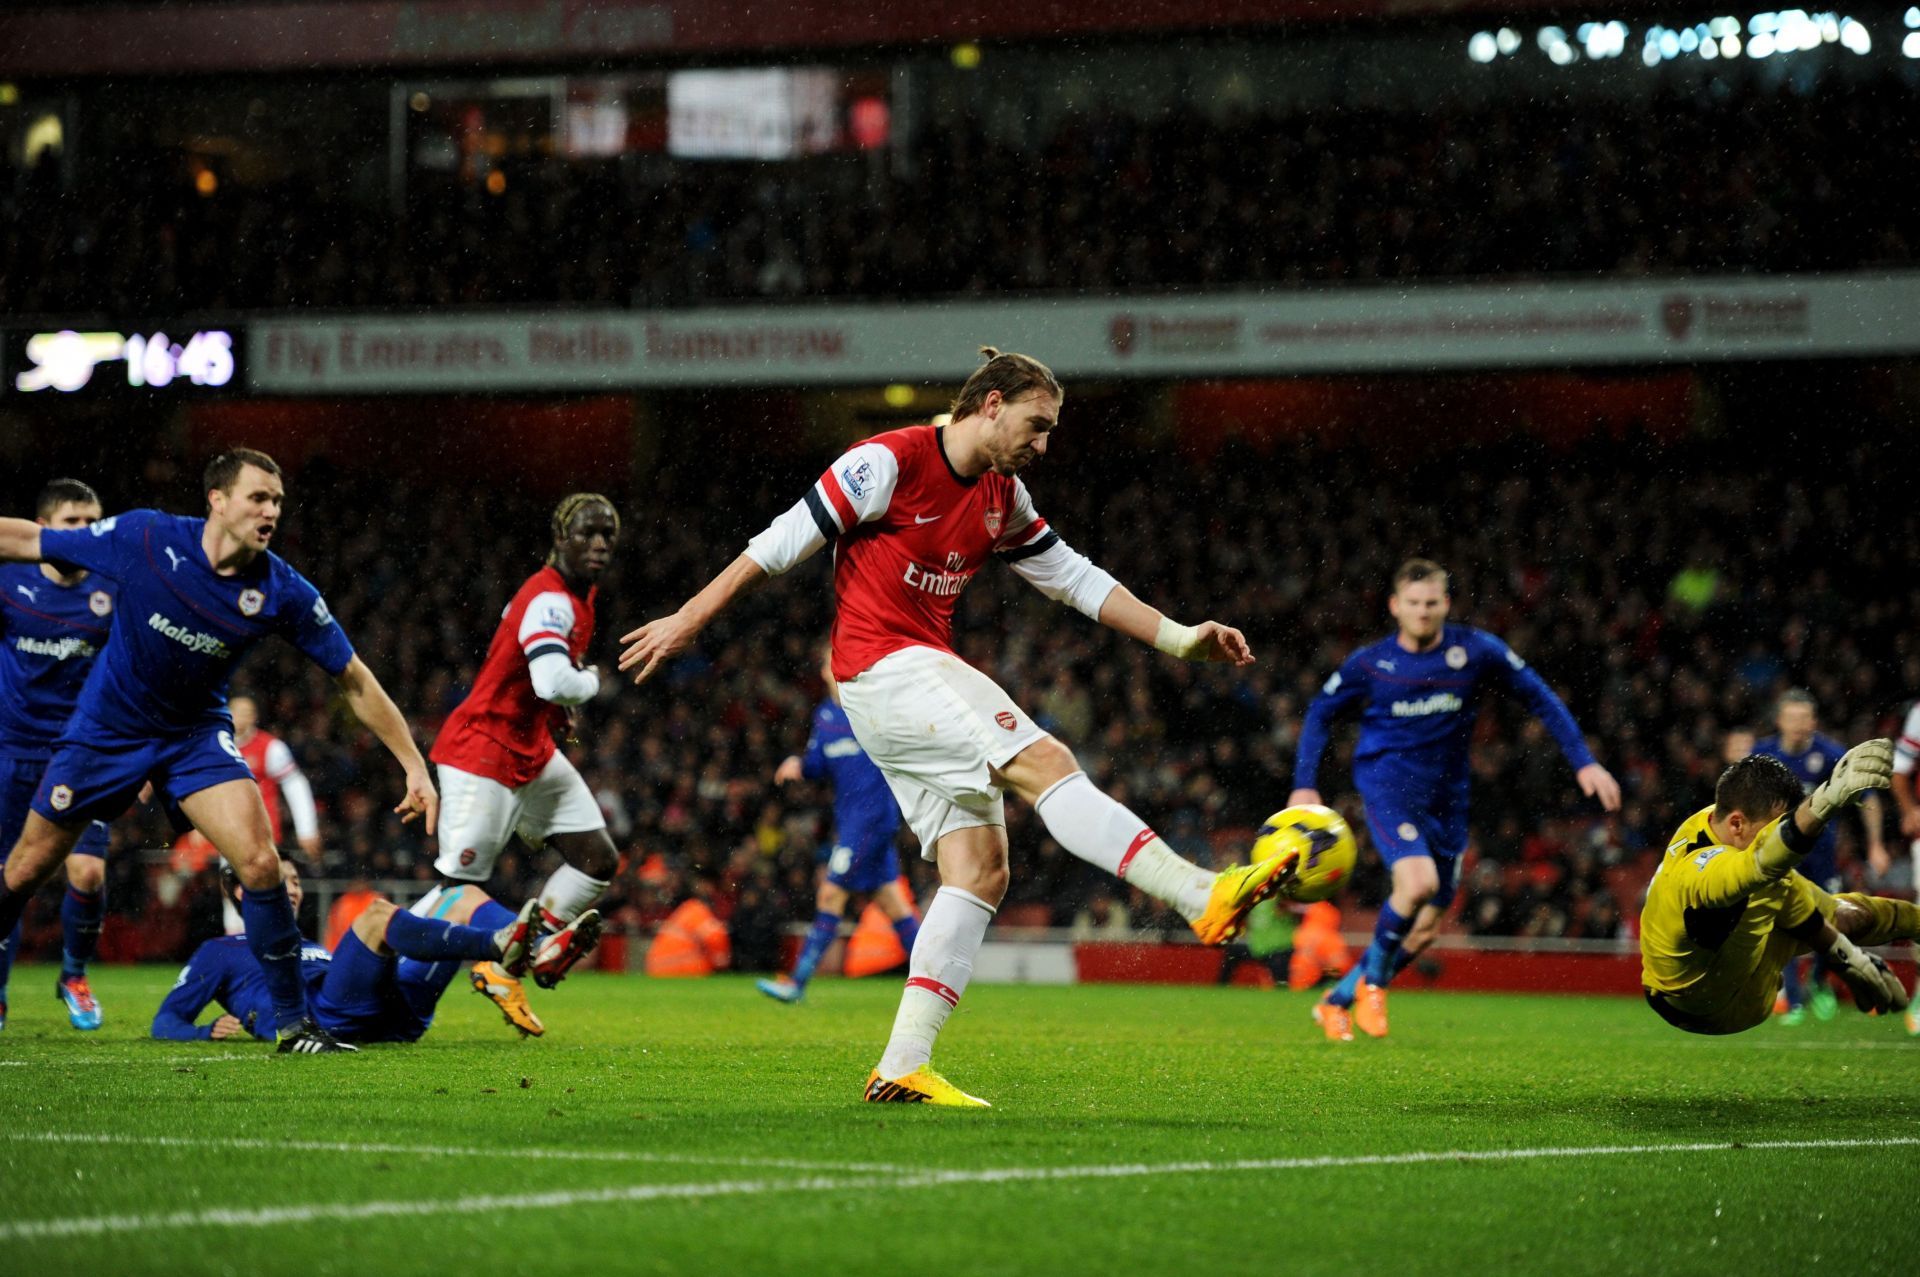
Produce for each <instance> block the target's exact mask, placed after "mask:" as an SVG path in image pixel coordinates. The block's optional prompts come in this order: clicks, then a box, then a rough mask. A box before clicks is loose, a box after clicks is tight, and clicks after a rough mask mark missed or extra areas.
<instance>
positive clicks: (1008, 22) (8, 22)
mask: <svg viewBox="0 0 1920 1277" xmlns="http://www.w3.org/2000/svg"><path fill="white" fill-rule="evenodd" d="M1657 7H1658V6H1657V5H1655V4H1654V3H1652V2H1651V0H1615V2H1614V3H1612V4H1610V5H1609V6H1608V9H1609V12H1610V13H1612V14H1614V15H1619V14H1624V13H1628V12H1634V11H1645V10H1649V9H1654V8H1657ZM1565 9H1566V6H1565V4H1564V0H1500V2H1497V3H1495V2H1491V0H1125V2H1124V3H1087V2H1085V0H957V2H956V3H950V4H941V5H880V4H873V3H871V2H870V0H857V2H853V3H848V2H846V0H510V2H508V3H500V2H498V0H167V2H165V3H158V2H150V3H128V2H127V0H67V3H64V4H59V5H41V6H10V7H9V8H8V10H7V11H6V12H4V13H0V74H4V75H12V76H45V75H62V76H65V75H105V74H162V75H164V74H185V73H194V72H223V71H300V70H323V69H335V68H347V67H384V66H454V65H459V66H474V65H486V66H495V67H498V66H514V65H529V64H545V65H553V64H577V63H579V62H582V61H589V62H591V61H597V60H600V59H630V58H645V57H650V56H666V57H672V56H674V55H686V54H715V53H722V54H724V53H744V52H749V51H753V50H781V49H794V50H798V49H807V48H851V47H860V46H872V47H877V46H889V45H906V44H916V43H922V42H929V41H932V42H938V41H946V40H1031V39H1048V38H1070V37H1074V36H1090V35H1119V34H1128V33H1147V32H1166V31H1195V30H1222V29H1232V28H1258V27H1276V26H1282V25H1286V24H1298V23H1327V22H1356V21H1376V20H1378V21H1385V20H1395V19H1418V18H1434V17H1444V16H1446V15H1449V14H1469V13H1497V14H1505V15H1513V16H1518V15H1520V14H1523V13H1524V14H1535V15H1539V14H1548V13H1553V12H1557V11H1563V10H1565Z"/></svg>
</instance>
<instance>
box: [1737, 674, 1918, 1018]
mask: <svg viewBox="0 0 1920 1277" xmlns="http://www.w3.org/2000/svg"><path fill="white" fill-rule="evenodd" d="M1773 727H1774V732H1775V734H1774V735H1772V736H1768V737H1766V738H1764V739H1762V740H1760V741H1757V742H1755V744H1754V747H1753V752H1754V753H1756V754H1765V755H1766V756H1767V757H1768V758H1777V759H1779V760H1780V761H1781V762H1783V763H1785V764H1786V765H1787V770H1788V771H1790V772H1792V773H1793V775H1794V778H1795V779H1796V780H1798V781H1799V782H1800V788H1801V790H1802V792H1804V793H1809V794H1811V793H1812V792H1813V791H1814V790H1816V789H1818V788H1819V787H1820V785H1821V784H1822V783H1823V782H1825V781H1826V779H1827V778H1828V777H1830V776H1832V775H1833V769H1834V767H1835V765H1836V764H1838V763H1839V761H1840V758H1841V755H1843V754H1845V753H1846V752H1847V747H1846V746H1845V745H1843V744H1841V743H1840V742H1839V741H1837V740H1835V739H1833V737H1831V736H1827V735H1825V734H1823V733H1822V732H1821V731H1820V721H1819V713H1818V711H1817V709H1816V708H1815V706H1814V700H1813V696H1812V694H1811V693H1808V692H1805V691H1802V690H1801V689H1800V688H1797V687H1796V688H1793V689H1792V690H1790V691H1788V692H1786V693H1784V694H1782V695H1781V697H1780V702H1779V704H1778V705H1776V706H1775V707H1774V711H1773ZM1880 814H1881V809H1880V795H1879V794H1877V793H1875V792H1873V791H1872V790H1868V791H1867V793H1866V794H1865V796H1863V797H1862V798H1861V800H1860V823H1861V824H1862V825H1863V826H1864V827H1865V829H1866V834H1867V854H1868V857H1869V858H1870V859H1873V858H1877V857H1878V856H1884V855H1885V854H1886V853H1885V848H1884V847H1883V846H1882V845H1881V844H1882V838H1881V833H1880ZM1833 829H1834V827H1833V825H1832V824H1828V825H1827V826H1826V827H1825V828H1823V829H1822V830H1821V831H1820V836H1819V837H1818V838H1816V839H1815V840H1814V843H1813V848H1812V850H1810V851H1808V852H1807V854H1806V855H1805V856H1803V857H1801V859H1800V863H1799V864H1798V865H1796V866H1795V867H1794V872H1795V873H1797V874H1799V875H1800V876H1801V877H1802V878H1805V879H1807V880H1808V881H1810V882H1811V883H1813V885H1814V886H1816V887H1818V888H1820V890H1822V891H1825V892H1828V893H1830V894H1832V893H1838V892H1839V891H1840V890H1841V889H1842V887H1843V886H1844V884H1843V883H1842V882H1841V881H1840V866H1839V864H1838V862H1837V861H1836V860H1835V859H1834V833H1833ZM1808 964H1811V968H1812V969H1811V979H1809V971H1808ZM1827 971H1828V962H1827V957H1826V954H1825V953H1824V952H1815V953H1812V954H1809V955H1806V956H1804V957H1802V958H1799V959H1796V960H1795V961H1792V962H1789V963H1788V964H1787V969H1786V973H1785V977H1784V979H1783V981H1782V987H1781V991H1782V992H1783V993H1784V994H1785V995H1786V1002H1787V1009H1786V1013H1785V1014H1784V1015H1783V1016H1782V1017H1781V1023H1782V1024H1786V1025H1796V1024H1799V1023H1800V1022H1801V1021H1802V1020H1804V1019H1805V1018H1806V1013H1807V1011H1806V1008H1807V1005H1808V1004H1811V1006H1812V1009H1813V1013H1814V1015H1815V1016H1817V1017H1819V1018H1820V1019H1822V1020H1831V1019H1832V1018H1833V1016H1834V1013H1835V1011H1836V1010H1838V1008H1839V1005H1840V1000H1839V999H1838V998H1836V997H1835V996H1834V995H1833V990H1832V989H1830V988H1828V987H1827Z"/></svg>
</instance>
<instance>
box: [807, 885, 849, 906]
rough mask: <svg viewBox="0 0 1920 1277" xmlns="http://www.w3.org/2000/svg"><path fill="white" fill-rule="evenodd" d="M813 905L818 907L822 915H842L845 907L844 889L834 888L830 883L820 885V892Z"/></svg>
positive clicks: (845, 893)
mask: <svg viewBox="0 0 1920 1277" xmlns="http://www.w3.org/2000/svg"><path fill="white" fill-rule="evenodd" d="M815 903H816V904H818V905H819V907H820V909H821V911H822V912H824V913H843V912H845V911H846V907H847V892H846V889H845V888H843V887H836V886H834V885H833V884H832V883H830V882H823V883H821V884H820V891H819V894H818V896H817V897H816V899H815Z"/></svg>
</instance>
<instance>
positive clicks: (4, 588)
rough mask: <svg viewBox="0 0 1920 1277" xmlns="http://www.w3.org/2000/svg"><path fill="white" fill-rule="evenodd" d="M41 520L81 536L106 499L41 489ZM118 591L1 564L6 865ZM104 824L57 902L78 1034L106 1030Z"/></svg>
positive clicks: (4, 939)
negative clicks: (90, 973)
mask: <svg viewBox="0 0 1920 1277" xmlns="http://www.w3.org/2000/svg"><path fill="white" fill-rule="evenodd" d="M33 512H34V522H36V523H38V524H39V525H40V526H41V527H43V528H84V527H87V526H89V525H90V524H93V523H95V522H97V521H98V520H99V518H100V514H101V510H100V498H99V497H98V496H96V495H95V494H94V491H93V489H92V488H90V487H88V486H87V485H86V484H84V483H81V482H80V481H79V480H78V479H55V480H53V481H52V482H51V483H49V484H47V486H46V487H44V488H42V489H40V496H39V499H38V500H36V501H35V502H34V505H33ZM118 592H119V586H118V585H117V584H116V583H115V582H114V580H113V579H112V578H111V577H107V576H103V575H101V574H100V573H97V572H88V571H86V570H84V569H73V570H70V571H69V570H65V569H62V568H57V567H54V566H53V565H52V564H48V563H0V639H4V644H3V645H0V865H4V864H5V863H6V860H7V853H8V852H10V851H12V850H13V844H14V841H15V840H16V839H17V838H19V837H20V829H21V826H23V825H24V824H26V820H27V811H28V809H29V808H30V807H31V806H32V804H33V791H34V790H35V789H36V788H38V787H39V784H40V776H41V774H42V773H43V772H45V771H46V769H47V759H48V758H50V757H52V755H53V742H54V738H55V737H57V736H59V734H60V728H61V727H62V726H64V725H65V723H66V721H67V719H69V718H71V717H72V716H73V707H74V705H75V703H76V702H77V701H78V700H79V699H80V688H81V686H82V685H83V684H84V683H85V682H86V678H87V671H88V670H89V669H91V668H92V667H93V658H94V657H95V656H96V655H98V654H99V652H100V649H101V648H103V647H105V646H106V643H107V632H108V629H109V628H110V627H111V625H112V623H113V601H114V596H115V595H116V594H117V593H118ZM106 854H107V826H106V824H105V822H103V821H97V820H96V821H91V822H89V823H88V825H87V827H86V829H85V831H84V832H82V833H81V835H80V839H79V841H78V842H76V843H75V844H74V847H73V856H72V857H71V858H70V859H69V860H68V861H67V890H66V894H65V895H64V896H63V897H62V898H61V901H60V935H61V945H60V974H59V976H58V977H57V978H56V979H55V981H54V986H53V992H54V996H55V997H57V998H59V999H60V1000H61V1001H62V1002H64V1003H66V1005H67V1022H68V1023H69V1024H71V1025H73V1027H74V1028H76V1029H97V1028H99V1027H100V1003H99V1002H98V1001H97V1000H96V999H95V998H94V996H93V987H92V985H90V984H89V983H88V981H87V963H88V962H89V961H90V960H91V959H92V957H93V951H94V948H95V946H96V945H97V944H98V943H99V940H100V919H101V916H102V914H103V913H104V911H105V899H104V893H105V889H106V881H107V870H106ZM19 947H20V923H19V922H18V921H15V922H14V924H13V927H12V928H11V930H9V931H5V932H0V1029H4V1028H6V1027H7V977H8V976H10V975H11V974H12V972H13V959H14V956H15V955H16V953H17V952H18V950H19Z"/></svg>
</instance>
